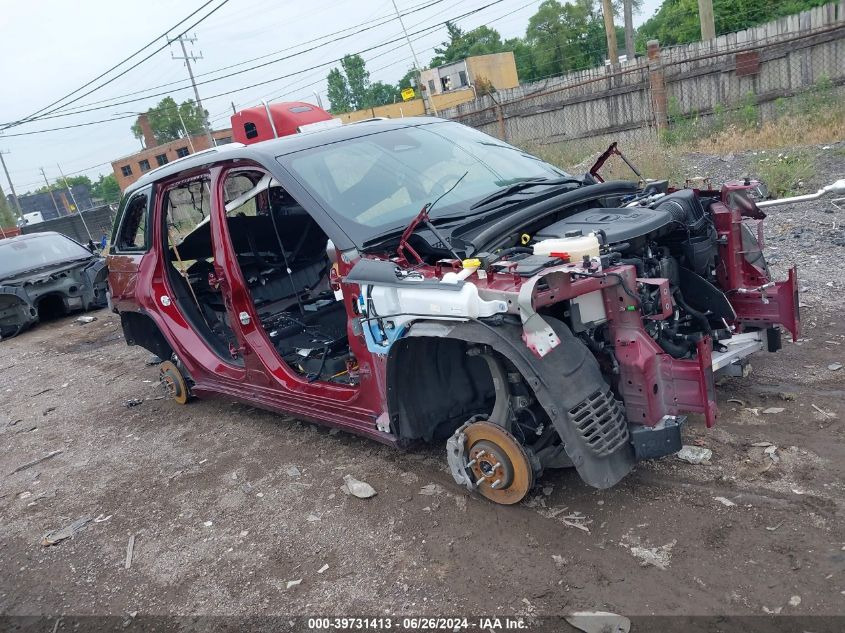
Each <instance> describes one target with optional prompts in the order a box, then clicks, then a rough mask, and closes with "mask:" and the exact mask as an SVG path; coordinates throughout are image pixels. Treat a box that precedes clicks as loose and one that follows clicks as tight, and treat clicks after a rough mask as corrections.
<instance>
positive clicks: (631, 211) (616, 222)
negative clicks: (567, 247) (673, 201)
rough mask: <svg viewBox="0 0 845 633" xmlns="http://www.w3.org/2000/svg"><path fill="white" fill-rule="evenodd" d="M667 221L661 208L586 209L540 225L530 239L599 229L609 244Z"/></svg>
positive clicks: (651, 229)
mask: <svg viewBox="0 0 845 633" xmlns="http://www.w3.org/2000/svg"><path fill="white" fill-rule="evenodd" d="M671 222H672V214H671V213H669V211H665V210H661V209H648V208H646V207H622V208H613V209H587V210H586V211H581V212H580V213H576V214H574V215H571V216H569V217H568V218H564V219H563V220H559V221H558V222H555V223H554V224H550V225H549V226H547V227H545V228H543V229H541V230H540V231H538V232H537V234H536V235H535V236H534V239H536V240H542V239H547V238H550V237H557V238H561V237H564V236H566V234H567V233H569V232H570V231H581V233H583V234H584V235H587V234H588V233H590V232H591V231H599V230H601V231H604V233H605V235H606V236H607V242H608V243H609V244H616V243H618V242H627V241H628V240H633V239H636V238H638V237H641V236H643V235H646V234H648V233H651V232H653V231H657V230H659V229H662V228H663V227H665V226H667V225H668V224H670V223H671Z"/></svg>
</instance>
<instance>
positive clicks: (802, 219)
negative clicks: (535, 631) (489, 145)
mask: <svg viewBox="0 0 845 633" xmlns="http://www.w3.org/2000/svg"><path fill="white" fill-rule="evenodd" d="M819 151H820V152H821V151H822V150H819ZM749 160H751V159H750V158H749V157H748V156H743V157H737V158H735V159H733V160H732V161H729V162H727V163H726V162H725V161H724V160H723V159H720V158H718V157H704V156H694V157H691V158H690V162H691V164H693V165H695V166H698V167H700V168H701V169H704V168H705V167H708V166H709V167H712V168H713V170H712V172H711V173H715V175H716V176H721V175H723V174H724V176H728V175H730V176H735V175H736V174H737V173H738V170H740V171H741V168H742V167H743V161H749ZM844 163H845V158H843V157H842V156H840V157H839V158H838V167H837V166H836V165H833V166H830V170H831V171H829V172H825V173H820V174H819V175H818V176H817V178H818V181H817V182H816V181H813V182H811V183H808V187H809V188H810V189H811V190H814V189H815V188H817V187H818V186H820V185H823V184H827V183H829V182H831V181H832V180H834V179H835V178H834V176H835V175H836V174H835V171H836V169H838V170H839V177H841V175H842V174H843V173H845V169H843V166H844V165H843V164H844ZM727 172H730V173H727ZM828 207H829V205H828V204H827V203H810V204H806V205H803V206H801V207H800V208H799V207H794V208H790V207H783V208H776V209H773V210H772V212H771V214H770V216H769V219H768V220H767V221H766V228H767V231H768V234H769V235H770V236H771V237H770V239H769V247H770V249H771V251H772V253H773V255H774V257H773V259H774V260H775V261H774V262H773V264H774V268H775V270H776V271H777V272H778V274H782V273H783V271H784V270H785V269H786V267H787V264H788V262H789V261H790V260H796V261H797V262H798V263H799V267H800V268H799V272H800V274H801V279H802V281H801V284H802V285H803V286H805V287H806V288H807V289H806V290H805V292H804V295H803V296H804V299H803V300H804V303H805V304H806V305H805V307H804V311H803V319H804V333H803V338H802V339H801V340H800V341H799V342H798V343H786V344H785V349H784V350H783V351H782V352H780V353H778V354H774V355H769V354H765V353H763V354H760V355H759V356H758V357H756V358H755V360H754V368H755V372H754V373H753V374H752V376H751V377H750V378H747V379H744V380H741V379H727V380H725V381H722V384H721V385H720V388H719V406H720V410H721V419H720V421H719V423H718V425H717V426H716V427H714V428H713V429H711V430H709V431H708V430H706V429H705V428H704V427H703V424H702V423H701V422H700V420H693V421H692V422H691V423H690V424H689V425H688V426H687V428H686V431H685V432H686V435H687V437H686V440H685V441H686V443H688V444H699V445H703V446H705V447H708V448H710V449H712V451H713V458H712V460H711V462H710V463H709V464H703V465H691V464H687V463H684V462H681V461H679V460H677V459H675V458H674V457H669V458H664V459H661V460H658V461H653V462H647V463H643V464H641V465H640V466H638V468H637V469H636V471H635V472H634V473H633V474H631V475H630V476H629V477H628V478H627V479H625V480H624V481H623V482H622V483H621V484H619V485H617V486H616V487H614V488H612V489H610V490H605V491H597V490H594V489H591V488H589V487H587V486H585V485H584V484H583V483H582V482H581V481H580V480H579V478H578V477H577V475H576V474H575V472H574V471H572V470H562V471H556V472H552V473H548V474H547V475H546V476H544V477H543V479H542V480H541V481H540V483H539V486H538V488H537V489H535V491H534V492H533V493H532V494H531V495H530V496H529V497H528V498H527V500H526V501H525V502H524V503H522V504H520V505H518V506H515V507H502V506H497V505H493V504H491V503H488V502H487V501H485V500H483V499H480V498H476V497H474V496H471V495H468V494H467V493H466V491H464V490H461V489H459V488H458V487H457V486H456V485H455V484H454V482H453V481H452V479H451V476H450V475H449V473H448V471H447V469H446V466H445V459H444V454H443V447H442V446H432V447H427V448H424V449H422V450H419V451H415V452H409V453H403V452H399V451H397V450H395V449H392V448H388V447H384V446H381V445H378V444H375V443H373V442H370V441H367V440H363V439H359V438H357V437H353V436H350V435H347V434H344V433H334V432H329V431H328V430H327V429H325V428H322V427H319V426H314V425H311V424H307V423H302V422H299V421H297V420H294V419H290V418H284V417H280V416H276V415H272V414H269V413H266V412H263V411H259V410H256V409H253V408H250V407H247V406H244V405H241V404H237V403H233V402H230V401H226V400H200V401H195V402H192V403H190V404H189V405H187V406H181V407H180V406H179V405H176V404H174V403H172V402H171V401H168V400H164V399H163V398H162V396H161V394H160V392H159V391H158V387H157V385H156V379H157V369H156V368H155V367H148V366H146V365H145V361H146V359H147V358H148V356H149V355H148V354H147V353H146V352H145V351H144V350H142V349H140V348H129V347H127V346H125V344H124V342H123V339H122V336H121V331H120V326H119V320H118V319H117V318H116V317H115V316H114V315H112V314H110V313H108V312H107V311H100V312H99V313H94V314H95V315H96V316H97V321H95V322H93V323H90V324H87V325H82V324H78V323H76V322H75V319H74V318H68V319H65V320H62V321H58V322H54V323H50V324H43V325H42V326H40V327H38V328H36V329H34V330H32V331H29V332H26V333H24V334H22V335H21V336H19V337H17V338H15V339H12V340H8V341H3V342H2V343H0V400H2V407H1V408H0V447H2V448H0V517H2V521H0V570H2V573H0V615H49V616H57V615H60V614H64V615H65V620H63V621H62V623H61V626H60V627H59V628H58V630H60V631H64V630H73V626H72V624H71V623H72V617H71V616H81V615H103V614H109V615H115V616H120V617H123V618H126V624H127V625H129V624H131V622H132V617H131V616H130V615H129V614H136V613H137V614H142V615H149V614H153V615H189V614H202V615H237V616H247V615H255V614H260V615H303V614H312V615H313V614H323V615H325V614H331V615H388V614H389V615H394V616H395V615H403V614H418V615H419V614H428V615H467V614H492V615H504V614H510V615H521V616H526V617H528V618H533V617H535V616H542V615H555V614H562V613H567V612H572V611H576V610H584V609H599V610H605V611H612V612H616V613H624V614H626V615H633V616H652V615H668V614H686V615H709V616H712V615H737V616H745V615H764V614H769V613H780V614H782V615H787V614H792V615H795V614H797V615H813V616H819V615H821V616H842V615H843V614H845V525H843V521H842V518H843V508H844V507H845V483H843V482H845V459H843V457H845V451H843V448H842V447H843V421H842V420H843V418H845V404H843V394H845V388H843V378H845V369H842V370H833V369H830V368H829V366H835V365H833V364H834V363H845V319H843V318H842V316H841V313H840V309H841V305H842V296H841V295H842V291H843V283H845V279H843V272H842V268H841V267H840V266H838V265H837V263H838V262H837V260H838V259H839V258H841V257H842V256H843V255H845V248H843V247H842V246H841V245H840V246H836V245H834V244H833V240H835V239H836V237H835V236H836V235H837V230H836V229H832V228H831V226H832V223H833V222H834V221H835V222H836V225H837V226H839V223H840V222H841V221H842V220H843V218H842V212H836V213H829V212H828V211H829V208H828ZM796 228H801V229H803V230H802V231H801V232H800V234H799V235H798V237H794V234H795V229H796ZM839 234H841V231H839ZM775 249H777V250H775ZM831 260H832V261H831ZM831 264H832V265H831ZM830 284H833V285H832V286H831V285H830ZM130 399H140V400H141V403H140V404H138V405H137V406H133V407H131V408H127V407H126V406H125V403H126V401H128V400H130ZM767 409H774V410H775V411H776V412H774V413H772V412H768V413H767V412H766V410H767ZM764 442H766V443H770V444H771V446H773V447H775V448H771V447H770V446H768V445H763V444H761V443H764ZM54 451H61V452H60V453H57V454H55V455H54V456H52V457H50V458H49V459H47V460H45V461H42V462H40V463H38V464H36V465H33V466H30V467H28V468H24V469H22V470H19V471H18V472H14V471H15V470H16V469H17V468H19V467H20V466H22V465H24V464H26V463H27V462H30V461H31V460H35V459H38V458H41V457H44V456H46V455H48V454H50V453H51V452H54ZM346 474H351V475H353V476H354V477H356V478H358V479H361V480H364V481H367V482H369V483H370V484H371V485H372V486H373V487H374V488H375V489H376V490H377V491H378V495H377V496H376V497H374V498H372V499H369V500H361V499H357V498H353V497H348V496H346V495H344V494H343V493H342V492H341V489H340V488H341V484H342V483H343V476H344V475H346ZM84 517H90V518H91V519H93V520H92V521H91V522H89V523H88V524H87V525H86V526H85V527H84V528H83V529H82V530H81V531H79V532H78V533H77V534H76V535H75V536H74V537H73V538H70V539H67V540H64V541H61V542H60V543H58V544H56V545H53V546H44V545H42V539H43V537H44V536H45V534H46V533H48V532H50V531H52V530H57V529H59V528H63V527H66V526H68V525H69V524H71V523H73V522H74V521H76V520H77V519H80V518H84ZM133 536H134V551H133V555H132V561H131V565H130V566H129V568H128V569H127V568H126V558H127V544H128V542H129V541H130V538H131V537H133ZM300 580H301V582H296V581H300ZM292 581H293V582H292ZM840 623H841V621H840ZM0 628H2V627H0ZM49 628H50V627H48V629H47V630H49ZM118 628H120V627H118ZM37 630H44V629H43V626H42V628H41V629H37ZM53 630H54V631H55V630H56V629H53ZM641 630H642V629H641ZM799 630H800V629H799ZM812 630H827V629H822V628H821V627H817V628H814V629H812Z"/></svg>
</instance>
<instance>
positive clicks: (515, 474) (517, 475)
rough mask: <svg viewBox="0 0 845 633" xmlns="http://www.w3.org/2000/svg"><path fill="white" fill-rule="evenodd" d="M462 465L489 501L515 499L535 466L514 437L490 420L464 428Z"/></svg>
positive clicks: (524, 490) (525, 490)
mask: <svg viewBox="0 0 845 633" xmlns="http://www.w3.org/2000/svg"><path fill="white" fill-rule="evenodd" d="M463 435H464V449H465V452H464V455H465V456H466V464H465V468H466V471H467V472H468V474H469V476H470V478H471V479H472V481H473V483H474V484H475V489H476V490H478V492H480V493H481V494H482V495H483V496H485V497H487V498H488V499H490V500H491V501H495V502H496V503H502V504H506V505H509V504H513V503H518V502H519V501H521V500H522V498H523V497H525V495H526V494H528V491H529V490H531V488H532V486H533V485H534V469H533V468H532V467H531V462H530V461H529V459H528V455H527V454H526V453H525V449H523V447H522V445H521V444H520V443H519V442H518V441H517V440H516V438H515V437H514V436H513V435H511V434H510V433H508V432H507V431H506V430H505V429H503V428H502V427H500V426H498V425H496V424H492V423H490V422H475V423H473V424H470V425H468V426H467V427H466V428H464V429H463Z"/></svg>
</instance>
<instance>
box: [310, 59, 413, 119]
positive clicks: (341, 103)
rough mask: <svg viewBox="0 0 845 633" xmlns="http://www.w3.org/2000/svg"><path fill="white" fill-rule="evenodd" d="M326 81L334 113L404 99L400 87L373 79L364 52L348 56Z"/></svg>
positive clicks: (332, 70) (331, 72)
mask: <svg viewBox="0 0 845 633" xmlns="http://www.w3.org/2000/svg"><path fill="white" fill-rule="evenodd" d="M409 74H410V73H409ZM406 77H407V75H406ZM326 81H327V82H328V97H329V103H330V104H331V107H330V110H331V112H332V113H333V114H341V113H343V112H350V111H352V110H361V109H363V108H372V107H376V106H380V105H385V104H387V103H394V102H395V101H396V100H398V99H399V98H400V96H399V90H400V88H398V87H397V86H394V85H392V84H388V83H384V82H382V81H377V82H375V83H372V82H370V73H369V72H368V71H367V67H366V64H365V63H364V59H363V58H362V57H361V56H360V55H346V56H345V57H344V58H343V59H342V60H341V62H340V68H332V69H331V70H330V71H329V74H328V76H327V77H326ZM403 81H404V80H403ZM400 85H401V82H400Z"/></svg>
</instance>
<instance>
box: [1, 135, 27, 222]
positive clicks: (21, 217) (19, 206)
mask: <svg viewBox="0 0 845 633" xmlns="http://www.w3.org/2000/svg"><path fill="white" fill-rule="evenodd" d="M8 153H9V151H8V150H6V151H5V152H3V151H0V163H2V164H3V171H4V172H6V180H8V181H9V189H11V190H12V197H13V198H14V199H15V208H16V209H17V210H18V217H19V218H20V219H21V220H23V211H21V203H20V200H18V194H17V193H15V185H14V184H13V183H12V179H11V178H10V177H9V170H8V168H7V167H6V160H5V159H4V158H3V154H8Z"/></svg>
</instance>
